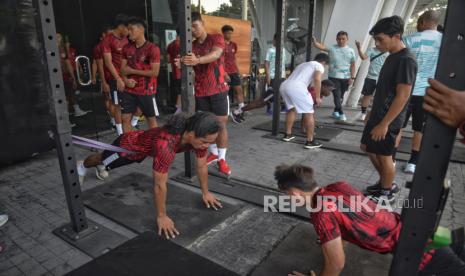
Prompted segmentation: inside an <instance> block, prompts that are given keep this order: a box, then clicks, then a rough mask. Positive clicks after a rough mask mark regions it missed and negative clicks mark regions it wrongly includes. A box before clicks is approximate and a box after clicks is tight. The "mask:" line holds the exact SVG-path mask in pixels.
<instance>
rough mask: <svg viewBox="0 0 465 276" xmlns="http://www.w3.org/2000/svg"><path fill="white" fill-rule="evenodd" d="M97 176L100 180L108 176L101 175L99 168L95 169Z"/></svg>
mask: <svg viewBox="0 0 465 276" xmlns="http://www.w3.org/2000/svg"><path fill="white" fill-rule="evenodd" d="M95 176H96V177H97V178H98V179H100V180H105V178H107V177H108V176H106V177H103V176H101V175H100V173H99V172H98V170H95Z"/></svg>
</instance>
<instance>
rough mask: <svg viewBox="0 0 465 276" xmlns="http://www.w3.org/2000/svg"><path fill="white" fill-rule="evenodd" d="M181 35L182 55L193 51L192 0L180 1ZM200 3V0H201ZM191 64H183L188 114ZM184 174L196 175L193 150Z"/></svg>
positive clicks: (191, 108)
mask: <svg viewBox="0 0 465 276" xmlns="http://www.w3.org/2000/svg"><path fill="white" fill-rule="evenodd" d="M179 4H180V5H179V13H178V14H179V17H178V18H179V22H178V26H179V32H180V33H179V35H180V37H181V56H185V55H186V54H188V53H191V52H192V30H191V26H192V20H191V13H192V11H191V1H190V0H181V1H179ZM199 4H200V1H199ZM193 71H194V70H193V69H192V67H190V66H185V65H182V68H181V108H182V111H183V112H186V113H187V114H193V113H194V112H195V108H194V73H193ZM184 167H185V171H184V174H185V176H186V177H193V176H194V175H195V170H194V168H195V164H194V158H193V154H192V152H190V151H188V152H185V153H184Z"/></svg>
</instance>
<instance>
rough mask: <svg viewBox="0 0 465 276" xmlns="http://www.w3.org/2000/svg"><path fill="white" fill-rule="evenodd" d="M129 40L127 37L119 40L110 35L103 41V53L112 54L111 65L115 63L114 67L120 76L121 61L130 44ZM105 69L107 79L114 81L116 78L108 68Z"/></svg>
mask: <svg viewBox="0 0 465 276" xmlns="http://www.w3.org/2000/svg"><path fill="white" fill-rule="evenodd" d="M128 42H129V41H128V39H127V37H123V38H119V37H116V36H115V35H114V34H109V35H107V36H105V38H104V39H103V40H102V48H103V53H104V54H105V53H110V54H111V63H113V66H115V69H116V72H118V74H120V70H121V60H122V59H123V47H124V46H125V45H126V44H128ZM104 68H105V79H106V80H107V81H108V80H114V79H115V78H114V77H113V75H112V74H111V73H110V71H109V70H108V68H107V67H106V66H104Z"/></svg>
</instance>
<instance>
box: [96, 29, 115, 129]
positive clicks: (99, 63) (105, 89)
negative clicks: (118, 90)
mask: <svg viewBox="0 0 465 276" xmlns="http://www.w3.org/2000/svg"><path fill="white" fill-rule="evenodd" d="M110 33H111V27H109V26H108V27H104V28H103V29H102V32H101V33H100V37H99V42H98V43H97V44H96V45H95V46H94V49H93V51H92V84H94V85H96V84H97V76H98V78H99V79H100V85H101V87H100V89H101V91H102V93H103V95H104V101H105V108H106V109H107V112H108V114H109V115H110V118H111V119H112V120H111V121H112V124H113V125H114V124H115V119H114V115H113V112H112V109H111V99H110V86H109V85H108V82H107V81H106V80H105V75H104V74H105V73H104V72H105V70H104V65H103V48H102V41H103V39H104V38H105V37H106V36H107V35H108V34H110Z"/></svg>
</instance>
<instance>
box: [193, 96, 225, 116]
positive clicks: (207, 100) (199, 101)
mask: <svg viewBox="0 0 465 276" xmlns="http://www.w3.org/2000/svg"><path fill="white" fill-rule="evenodd" d="M195 109H196V110H197V111H204V112H211V113H213V114H215V115H216V116H228V115H229V97H228V92H223V93H219V94H215V95H212V96H205V97H195Z"/></svg>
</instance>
